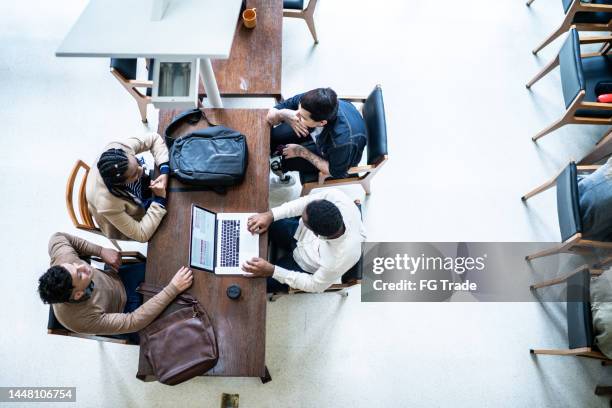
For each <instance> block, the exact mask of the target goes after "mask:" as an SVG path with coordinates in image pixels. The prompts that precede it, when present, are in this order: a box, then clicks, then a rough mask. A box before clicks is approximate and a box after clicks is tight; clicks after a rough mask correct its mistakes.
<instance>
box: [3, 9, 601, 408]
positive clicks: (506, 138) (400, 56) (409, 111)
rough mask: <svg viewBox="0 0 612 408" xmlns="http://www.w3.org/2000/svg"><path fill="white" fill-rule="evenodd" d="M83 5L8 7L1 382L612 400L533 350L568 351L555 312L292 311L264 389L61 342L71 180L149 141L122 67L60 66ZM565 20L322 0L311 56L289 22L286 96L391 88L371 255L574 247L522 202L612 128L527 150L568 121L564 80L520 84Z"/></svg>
mask: <svg viewBox="0 0 612 408" xmlns="http://www.w3.org/2000/svg"><path fill="white" fill-rule="evenodd" d="M85 4H86V2H85V1H84V0H58V1H53V2H45V1H20V2H17V1H15V2H9V1H4V2H0V95H1V99H2V108H0V123H2V130H0V141H1V142H2V144H1V148H0V174H1V176H0V192H1V194H2V198H1V200H2V204H0V206H1V207H0V208H1V209H2V217H1V218H0V228H1V229H2V234H1V235H0V247H1V248H2V250H3V251H2V253H3V256H2V259H3V267H2V269H3V278H2V288H3V291H2V292H3V294H2V296H1V297H0V319H1V321H0V324H1V327H2V329H3V332H2V335H1V337H0V362H1V363H0V386H76V387H77V389H78V391H77V395H78V406H83V407H101V406H106V407H117V406H129V407H136V406H142V407H144V406H147V407H156V406H159V407H162V406H171V405H175V406H185V407H217V406H219V401H220V394H221V393H222V392H227V393H238V394H240V403H241V404H240V406H241V407H339V406H352V407H383V406H384V407H390V406H393V407H409V406H410V407H431V406H437V407H474V406H491V407H535V406H537V407H559V406H568V407H570V406H571V407H594V406H607V404H608V401H607V399H605V398H599V397H596V396H594V395H593V389H594V387H595V385H596V384H598V383H606V382H607V383H612V380H608V381H606V378H605V377H606V374H607V373H606V372H605V371H604V368H602V367H600V366H599V364H598V363H597V362H596V361H587V360H581V359H577V358H563V357H553V356H550V357H546V356H544V357H539V358H537V359H534V358H532V357H531V356H530V355H529V353H528V349H529V348H530V347H534V346H540V347H564V346H565V345H567V343H566V337H565V325H564V322H563V317H562V312H563V310H560V308H559V307H557V306H558V305H555V304H546V305H540V304H537V303H521V304H519V303H438V304H433V303H432V304H414V303H403V304H400V303H388V304H366V303H361V302H360V292H359V288H354V289H353V290H351V292H350V296H349V297H348V298H346V299H342V298H340V297H339V296H338V295H336V294H322V295H296V296H292V297H284V298H282V299H280V300H278V301H277V302H275V303H271V304H269V307H268V319H267V348H266V361H267V365H268V367H269V368H270V372H271V373H272V376H273V381H272V382H271V383H269V384H266V385H262V384H261V383H260V382H259V380H257V379H240V378H203V379H195V380H193V381H190V382H188V383H185V384H182V385H180V386H176V387H168V386H163V385H160V384H157V383H148V384H144V383H141V382H139V381H138V380H136V379H135V377H134V375H135V371H136V366H137V360H138V352H137V349H136V348H133V347H126V346H117V345H110V344H99V343H97V342H94V341H87V340H79V339H69V338H63V337H59V336H49V335H47V334H46V319H47V306H44V305H43V304H42V303H41V302H40V301H39V299H38V298H37V295H36V291H35V288H36V281H37V278H38V276H39V275H40V274H41V273H42V272H43V271H44V269H45V267H46V266H47V263H48V258H47V252H46V244H47V239H48V237H49V235H50V234H52V233H53V232H55V231H58V230H62V231H70V232H74V231H75V230H74V228H73V227H72V225H71V223H70V220H69V218H68V216H67V213H66V209H65V205H64V186H65V182H66V177H67V174H68V171H69V170H70V168H71V166H72V164H73V163H74V161H75V160H76V159H77V158H82V159H84V160H86V161H88V162H91V161H92V159H93V158H94V156H95V155H96V154H97V153H98V152H99V151H100V150H101V149H102V147H103V146H104V145H105V144H106V143H107V142H108V141H110V140H113V139H120V138H123V137H126V136H129V135H132V134H135V133H140V132H143V131H145V130H146V129H145V128H144V127H143V126H142V125H141V124H140V121H139V119H138V114H137V109H136V106H135V104H134V102H133V101H132V100H131V99H130V97H129V96H128V95H127V94H126V93H125V91H124V90H123V89H122V88H121V87H120V86H119V84H118V83H117V82H116V80H115V79H114V78H113V77H112V76H111V75H110V74H109V73H108V61H107V60H101V59H59V58H56V57H55V56H54V51H55V49H56V48H57V47H58V45H59V43H60V41H61V39H62V38H63V36H64V35H65V34H66V32H67V30H68V28H69V27H70V26H71V24H72V23H73V21H74V20H75V19H76V18H77V16H78V15H79V13H80V11H81V10H82V9H83V7H84V5H85ZM561 17H562V7H561V4H560V1H558V0H538V1H536V2H535V3H534V4H533V6H532V7H531V9H529V8H527V7H525V5H524V2H523V1H522V0H497V1H495V2H483V1H480V0H464V1H460V2H459V1H454V0H440V1H435V2H432V1H409V2H406V1H401V0H394V1H391V0H389V1H385V2H372V1H365V0H360V1H357V0H352V1H349V0H320V4H319V6H318V10H317V14H316V20H317V28H318V30H319V35H320V41H321V42H320V44H319V45H318V46H316V47H313V46H312V43H311V38H310V35H309V33H308V31H307V29H306V26H305V24H304V23H303V22H301V21H287V20H285V22H284V34H283V93H284V94H285V95H291V94H293V93H295V92H298V91H302V90H306V89H310V88H314V87H318V86H332V87H333V88H335V89H336V90H337V91H338V93H340V94H367V93H368V92H369V91H370V90H371V89H372V88H373V86H374V85H375V84H377V83H380V84H381V85H382V87H383V91H384V97H385V105H386V110H387V118H388V131H389V152H390V154H389V155H390V160H389V162H388V164H387V165H386V166H385V167H384V168H383V170H381V172H380V173H379V174H378V176H377V177H376V179H375V180H374V183H373V193H372V195H371V196H370V197H369V198H368V199H367V200H366V202H365V203H366V226H367V229H368V237H369V240H370V241H458V240H461V241H557V240H559V232H558V225H557V221H556V211H555V195H554V193H553V192H549V193H548V194H543V195H541V196H539V197H537V198H534V199H533V200H532V201H530V202H529V205H528V206H525V205H523V204H522V203H521V201H520V199H519V197H520V196H521V195H522V194H523V193H525V192H526V191H528V190H529V189H531V188H532V187H534V186H536V185H538V184H540V183H541V182H543V181H544V180H546V179H548V178H549V177H551V176H552V175H553V174H555V172H556V171H557V170H558V169H559V168H560V167H561V166H563V165H564V164H565V163H566V162H567V161H568V160H570V158H581V157H582V156H583V155H584V154H585V153H586V152H587V151H588V150H590V149H591V148H592V147H593V145H594V143H595V141H596V140H598V138H599V137H600V136H601V135H602V134H603V133H604V131H605V128H602V127H588V126H582V127H579V126H567V127H565V128H563V129H561V130H559V131H557V132H555V133H553V134H551V135H550V136H547V137H546V138H544V139H542V140H541V142H540V143H538V144H534V143H532V142H531V139H530V136H532V135H533V134H535V133H536V132H537V131H538V130H539V129H541V128H543V127H544V126H546V125H548V124H549V122H552V121H553V120H555V119H556V118H558V117H559V116H560V115H561V113H562V111H563V103H562V96H561V88H560V84H559V74H558V71H555V72H553V73H552V74H551V75H549V76H548V77H546V78H545V79H543V80H542V81H541V82H540V83H538V84H537V85H536V86H534V88H533V91H532V92H528V91H527V90H526V89H525V87H524V83H525V82H526V81H527V80H528V79H529V78H530V77H531V76H532V75H533V74H535V72H536V71H537V70H538V69H539V67H541V66H542V65H543V64H544V63H546V62H547V61H548V60H549V59H551V58H552V57H553V56H554V55H555V52H556V51H557V49H558V47H559V46H560V43H561V41H557V42H555V43H554V44H553V45H552V46H550V47H549V48H547V49H545V50H544V51H543V52H542V53H541V56H540V57H534V56H532V55H531V53H530V50H531V48H532V47H533V46H535V44H536V43H537V42H538V41H540V40H541V39H542V38H544V36H545V35H547V34H548V33H549V32H550V31H552V29H553V27H555V26H556V25H558V24H559V23H560V21H561ZM149 116H150V117H151V118H152V120H151V124H150V127H151V129H155V126H156V119H155V116H156V113H155V111H154V110H153V109H152V108H150V111H149ZM349 192H350V193H351V194H354V195H355V196H359V195H362V194H361V193H360V192H359V190H358V189H350V190H349ZM291 194H295V190H293V191H289V192H278V191H275V192H273V195H272V199H273V200H277V201H278V200H281V199H283V197H284V196H283V195H285V196H286V197H289V196H291ZM286 197H285V198H286ZM84 236H87V235H84ZM98 241H99V242H101V243H103V242H104V241H102V240H98ZM11 406H13V405H11Z"/></svg>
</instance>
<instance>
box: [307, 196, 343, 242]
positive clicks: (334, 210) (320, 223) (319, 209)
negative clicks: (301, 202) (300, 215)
mask: <svg viewBox="0 0 612 408" xmlns="http://www.w3.org/2000/svg"><path fill="white" fill-rule="evenodd" d="M306 215H307V216H308V221H307V224H308V225H307V226H308V228H310V230H312V232H314V233H315V234H317V235H321V236H322V237H330V236H332V235H334V234H336V233H337V232H338V231H340V229H341V228H342V227H343V226H344V220H343V219H342V214H341V213H340V210H339V209H338V207H336V206H335V205H334V204H333V203H332V202H330V201H327V200H315V201H312V202H310V203H309V204H308V205H307V206H306Z"/></svg>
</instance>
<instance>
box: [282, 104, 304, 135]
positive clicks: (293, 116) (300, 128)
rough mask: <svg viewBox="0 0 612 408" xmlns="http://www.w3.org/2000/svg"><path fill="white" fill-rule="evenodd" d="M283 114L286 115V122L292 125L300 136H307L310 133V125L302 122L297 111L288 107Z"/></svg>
mask: <svg viewBox="0 0 612 408" xmlns="http://www.w3.org/2000/svg"><path fill="white" fill-rule="evenodd" d="M283 116H284V117H285V122H287V123H288V124H289V126H291V129H293V131H294V132H295V134H296V135H298V137H306V136H308V135H309V134H310V132H309V131H308V127H307V126H306V125H304V124H303V123H302V121H301V120H300V118H299V117H298V115H297V112H296V111H292V110H289V109H287V111H286V112H285V113H284V115H283Z"/></svg>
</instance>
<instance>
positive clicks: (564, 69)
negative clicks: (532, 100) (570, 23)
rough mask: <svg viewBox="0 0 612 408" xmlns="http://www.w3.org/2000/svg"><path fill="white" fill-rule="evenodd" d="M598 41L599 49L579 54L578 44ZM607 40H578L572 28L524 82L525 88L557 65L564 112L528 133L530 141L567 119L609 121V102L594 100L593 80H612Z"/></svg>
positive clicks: (611, 113) (611, 112)
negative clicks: (554, 52)
mask: <svg viewBox="0 0 612 408" xmlns="http://www.w3.org/2000/svg"><path fill="white" fill-rule="evenodd" d="M599 43H603V44H604V45H605V46H604V48H602V50H601V51H599V52H595V53H590V54H582V55H581V54H580V44H599ZM610 44H612V37H610V36H606V37H595V38H585V39H583V40H580V38H579V36H578V31H576V30H575V29H573V28H572V29H571V30H570V31H569V34H568V37H567V39H566V40H565V43H564V44H563V46H562V47H561V50H560V51H559V54H558V55H557V56H556V57H555V59H554V60H553V61H552V62H550V63H549V64H548V65H547V66H546V67H544V69H542V70H541V71H540V72H539V73H538V74H537V75H536V76H535V77H534V78H533V79H532V80H531V81H529V82H528V83H527V85H526V86H527V88H528V89H529V88H531V86H532V85H533V84H535V83H536V82H537V81H539V80H540V79H541V78H542V77H543V76H544V75H546V74H547V73H549V72H550V71H551V70H552V69H554V68H555V67H556V66H557V65H559V66H560V70H561V86H562V88H563V99H564V100H565V108H566V111H565V114H564V115H563V117H562V118H561V119H559V120H557V121H556V122H555V123H553V124H552V125H550V126H549V127H547V128H546V129H544V130H542V131H541V132H540V133H538V134H537V135H535V136H534V137H532V140H533V141H534V142H535V141H536V140H538V139H539V138H541V137H542V136H544V135H547V134H548V133H550V132H552V131H554V130H556V129H559V128H560V127H562V126H564V125H567V124H570V123H574V124H587V125H610V124H612V103H599V102H597V95H596V94H595V87H596V86H597V84H599V83H601V82H612V56H611V55H609V49H608V48H609V45H610Z"/></svg>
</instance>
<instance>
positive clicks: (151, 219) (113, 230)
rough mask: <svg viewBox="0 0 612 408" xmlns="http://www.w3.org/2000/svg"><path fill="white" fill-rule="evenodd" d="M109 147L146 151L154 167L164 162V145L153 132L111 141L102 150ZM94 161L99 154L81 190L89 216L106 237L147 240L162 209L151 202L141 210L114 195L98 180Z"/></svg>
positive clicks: (136, 205)
mask: <svg viewBox="0 0 612 408" xmlns="http://www.w3.org/2000/svg"><path fill="white" fill-rule="evenodd" d="M112 148H114V149H122V150H124V151H125V152H126V153H128V155H129V154H139V153H142V152H146V151H150V152H151V154H152V155H153V158H154V159H155V165H157V166H159V165H160V164H162V163H165V162H167V161H168V148H167V147H166V144H165V143H164V139H163V138H162V137H161V136H160V135H159V134H157V133H146V134H144V135H142V136H135V137H130V138H129V139H126V140H124V141H121V142H113V143H110V144H109V145H108V146H106V148H105V149H104V150H105V151H106V150H108V149H112ZM98 160H99V157H98V158H97V159H96V161H95V163H94V165H93V166H92V167H91V170H90V172H89V176H88V177H87V186H86V193H85V194H86V197H87V205H88V207H89V211H90V212H91V214H92V216H93V218H94V219H95V220H96V223H97V224H98V225H99V226H100V229H101V230H102V233H103V234H104V235H105V236H107V237H108V238H111V239H122V240H134V241H139V242H147V241H148V240H149V239H150V238H151V236H153V234H154V233H155V230H156V229H157V227H158V226H159V223H160V222H161V220H162V218H163V217H164V215H166V209H165V208H164V207H162V206H161V205H160V204H159V203H156V202H153V203H151V205H150V206H149V209H148V210H146V211H145V209H144V208H142V207H140V206H139V205H138V204H136V203H135V202H133V201H131V200H127V199H124V198H120V197H116V196H114V195H113V194H112V193H111V192H110V191H108V188H107V187H106V184H105V183H104V180H102V176H101V175H100V172H99V171H98V166H97V164H98Z"/></svg>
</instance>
